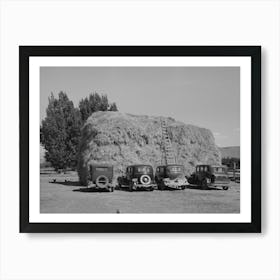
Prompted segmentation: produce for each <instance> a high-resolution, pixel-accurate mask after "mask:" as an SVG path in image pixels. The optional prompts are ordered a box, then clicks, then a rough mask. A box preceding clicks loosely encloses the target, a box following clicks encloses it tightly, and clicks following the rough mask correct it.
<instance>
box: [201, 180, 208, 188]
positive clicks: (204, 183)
mask: <svg viewBox="0 0 280 280" xmlns="http://www.w3.org/2000/svg"><path fill="white" fill-rule="evenodd" d="M201 188H202V189H203V190H208V185H207V180H206V178H204V179H203V180H202V182H201Z"/></svg>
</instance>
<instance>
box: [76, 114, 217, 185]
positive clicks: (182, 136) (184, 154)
mask: <svg viewBox="0 0 280 280" xmlns="http://www.w3.org/2000/svg"><path fill="white" fill-rule="evenodd" d="M166 123H167V129H168V133H169V135H170V139H171V142H172V145H173V148H174V151H175V155H176V158H177V162H178V163H179V164H183V165H184V166H185V169H186V175H188V174H190V173H191V172H192V171H193V170H194V167H195V165H196V164H197V163H199V162H201V163H209V164H219V163H220V162H221V156H220V151H219V149H218V148H217V146H216V144H215V140H214V137H213V134H212V132H211V131H210V130H208V129H205V128H199V127H196V126H193V125H186V124H184V123H182V122H177V121H175V120H174V119H172V118H166ZM161 145H162V132H161V118H160V117H150V116H136V115H131V114H124V113H120V112H97V113H94V114H92V116H91V117H89V118H88V120H87V122H86V123H85V125H84V127H83V129H82V139H81V143H80V149H79V155H78V174H79V178H80V181H81V183H82V184H86V181H87V180H86V178H87V170H88V164H89V163H104V164H112V165H113V166H114V171H115V176H118V175H120V174H121V173H122V172H124V171H125V167H126V166H127V165H130V164H138V163H143V164H151V165H152V166H153V167H154V168H155V167H156V166H157V165H159V164H161V157H162V155H161Z"/></svg>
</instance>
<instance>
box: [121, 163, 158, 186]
mask: <svg viewBox="0 0 280 280" xmlns="http://www.w3.org/2000/svg"><path fill="white" fill-rule="evenodd" d="M118 187H119V188H120V189H127V190H129V191H136V190H148V191H153V190H154V188H155V187H156V184H155V182H154V173H153V167H152V166H151V165H145V164H138V165H130V166H128V167H127V168H126V174H125V175H124V176H120V177H118Z"/></svg>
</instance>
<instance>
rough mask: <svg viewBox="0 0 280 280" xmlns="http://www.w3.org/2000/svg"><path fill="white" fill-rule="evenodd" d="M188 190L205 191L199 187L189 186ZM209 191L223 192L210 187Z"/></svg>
mask: <svg viewBox="0 0 280 280" xmlns="http://www.w3.org/2000/svg"><path fill="white" fill-rule="evenodd" d="M186 189H191V190H201V191H205V190H203V189H202V187H201V186H197V185H188V186H187V187H186ZM207 191H221V189H218V188H216V187H208V189H207Z"/></svg>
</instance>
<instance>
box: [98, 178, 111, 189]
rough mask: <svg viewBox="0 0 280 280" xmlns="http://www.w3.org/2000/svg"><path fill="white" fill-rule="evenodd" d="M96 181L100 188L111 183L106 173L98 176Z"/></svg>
mask: <svg viewBox="0 0 280 280" xmlns="http://www.w3.org/2000/svg"><path fill="white" fill-rule="evenodd" d="M95 183H96V186H97V187H99V188H106V187H107V186H108V184H109V179H108V178H107V177H106V176H104V175H100V176H98V177H97V178H96V181H95Z"/></svg>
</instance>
